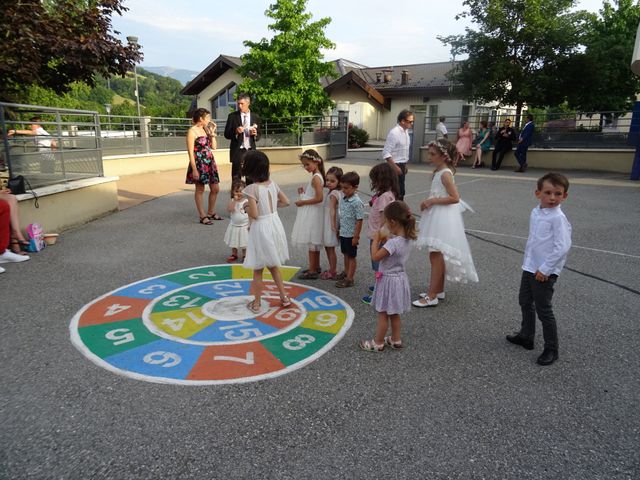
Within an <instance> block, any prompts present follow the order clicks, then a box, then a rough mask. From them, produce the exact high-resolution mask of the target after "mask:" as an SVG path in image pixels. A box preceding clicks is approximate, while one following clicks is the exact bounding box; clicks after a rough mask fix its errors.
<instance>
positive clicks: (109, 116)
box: [104, 103, 111, 130]
mask: <svg viewBox="0 0 640 480" xmlns="http://www.w3.org/2000/svg"><path fill="white" fill-rule="evenodd" d="M104 109H105V110H106V111H107V125H108V127H107V130H111V104H110V103H105V104H104Z"/></svg>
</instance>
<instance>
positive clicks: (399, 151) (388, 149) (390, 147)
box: [382, 124, 409, 163]
mask: <svg viewBox="0 0 640 480" xmlns="http://www.w3.org/2000/svg"><path fill="white" fill-rule="evenodd" d="M389 157H391V158H393V161H394V162H395V163H407V162H408V161H409V132H408V131H407V130H405V129H404V128H402V126H401V125H400V124H397V125H396V126H395V127H393V128H392V129H391V130H389V134H388V135H387V140H386V141H385V142H384V147H383V148H382V158H383V159H385V160H386V159H387V158H389Z"/></svg>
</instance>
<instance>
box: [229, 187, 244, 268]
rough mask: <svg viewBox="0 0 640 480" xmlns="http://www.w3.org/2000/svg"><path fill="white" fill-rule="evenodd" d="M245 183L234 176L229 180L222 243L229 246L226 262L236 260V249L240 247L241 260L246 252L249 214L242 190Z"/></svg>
mask: <svg viewBox="0 0 640 480" xmlns="http://www.w3.org/2000/svg"><path fill="white" fill-rule="evenodd" d="M245 186H246V185H245V183H244V182H243V181H242V180H240V179H239V178H236V179H234V180H233V182H231V200H230V201H229V205H228V206H227V211H228V212H229V213H230V214H231V215H230V216H229V219H230V220H229V225H228V226H227V231H226V232H225V233H224V243H226V244H227V246H229V247H231V255H230V256H229V258H227V262H229V263H231V262H235V261H236V260H238V249H240V248H241V249H242V260H243V261H244V257H245V256H246V254H247V242H248V240H249V215H248V214H247V212H246V206H247V203H248V200H247V199H246V198H244V197H243V195H242V190H243V189H244V187H245Z"/></svg>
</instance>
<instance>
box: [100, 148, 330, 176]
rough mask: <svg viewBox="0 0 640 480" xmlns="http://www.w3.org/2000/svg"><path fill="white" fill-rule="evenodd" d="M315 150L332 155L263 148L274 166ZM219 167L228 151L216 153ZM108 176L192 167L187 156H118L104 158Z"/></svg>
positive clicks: (181, 154) (293, 161) (289, 161)
mask: <svg viewBox="0 0 640 480" xmlns="http://www.w3.org/2000/svg"><path fill="white" fill-rule="evenodd" d="M309 148H313V149H315V150H316V151H317V152H318V153H319V154H320V156H321V157H322V158H326V157H327V155H328V154H329V145H328V144H321V145H304V146H300V147H296V146H294V147H265V148H261V149H260V150H262V151H263V152H265V153H266V154H267V156H268V157H269V161H270V162H271V163H273V164H276V165H278V164H280V165H287V164H294V163H297V162H298V161H299V159H298V156H299V155H300V154H301V153H302V152H303V151H305V150H307V149H309ZM214 154H215V159H216V163H217V164H218V165H224V164H228V163H229V149H228V148H222V149H219V150H216V151H215V153H214ZM102 165H103V168H104V174H105V176H121V175H135V174H138V173H147V172H160V171H166V170H177V169H180V168H184V169H185V171H186V169H187V166H188V165H189V157H188V156H187V152H186V151H184V152H169V153H149V154H141V155H117V156H111V157H104V159H103V162H102Z"/></svg>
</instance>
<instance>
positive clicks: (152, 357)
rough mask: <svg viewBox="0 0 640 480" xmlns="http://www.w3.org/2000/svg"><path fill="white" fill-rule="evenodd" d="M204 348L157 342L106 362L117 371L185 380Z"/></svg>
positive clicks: (168, 341)
mask: <svg viewBox="0 0 640 480" xmlns="http://www.w3.org/2000/svg"><path fill="white" fill-rule="evenodd" d="M204 349H205V347H204V346H199V345H188V344H185V343H177V342H172V341H170V340H158V341H157V342H152V343H148V344H146V345H142V346H140V347H138V348H134V349H131V350H127V351H126V352H122V353H119V354H117V355H112V356H110V357H107V358H105V359H104V360H105V361H106V362H108V363H110V364H111V365H113V366H114V367H117V368H120V369H122V370H126V371H129V372H133V373H139V374H142V375H148V376H151V377H159V378H163V377H166V378H175V379H185V378H186V377H187V375H189V372H190V371H191V369H192V368H193V366H194V365H195V364H196V362H197V361H198V359H199V358H200V355H202V352H203V351H204Z"/></svg>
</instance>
